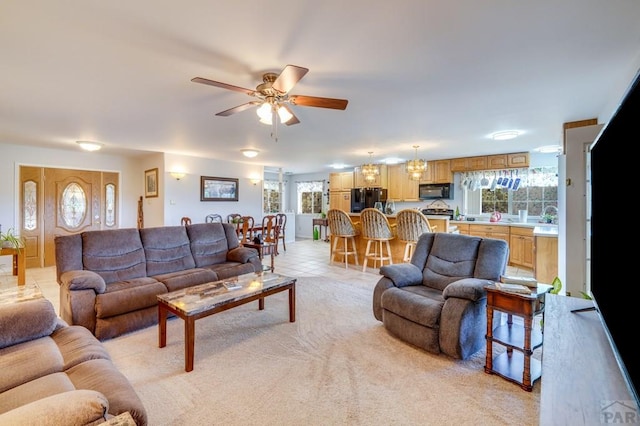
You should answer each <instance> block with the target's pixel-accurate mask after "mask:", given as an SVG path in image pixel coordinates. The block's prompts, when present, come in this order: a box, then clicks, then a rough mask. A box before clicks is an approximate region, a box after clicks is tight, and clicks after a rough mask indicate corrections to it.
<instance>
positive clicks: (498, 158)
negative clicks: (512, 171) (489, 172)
mask: <svg viewBox="0 0 640 426" xmlns="http://www.w3.org/2000/svg"><path fill="white" fill-rule="evenodd" d="M508 167H509V166H508V165H507V154H500V155H489V156H487V169H506V168H508Z"/></svg>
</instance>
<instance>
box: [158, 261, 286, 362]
mask: <svg viewBox="0 0 640 426" xmlns="http://www.w3.org/2000/svg"><path fill="white" fill-rule="evenodd" d="M232 284H233V285H236V286H237V288H230V287H231V285H232ZM228 287H229V288H228ZM285 290H289V322H295V321H296V278H291V277H286V276H284V275H279V274H274V273H272V272H255V273H254V272H252V273H250V274H244V275H240V276H238V277H234V278H230V279H226V280H221V281H214V282H210V283H205V284H201V285H198V286H194V287H189V288H185V289H182V290H177V291H173V292H170V293H165V294H161V295H158V296H157V297H158V333H159V335H158V338H159V347H161V348H164V347H165V346H166V345H167V315H168V313H169V312H171V313H173V314H175V315H177V316H178V317H180V318H182V319H183V320H184V357H185V366H184V369H185V371H187V372H189V371H192V370H193V357H194V351H195V348H194V347H195V322H196V320H197V319H200V318H204V317H208V316H209V315H213V314H217V313H218V312H222V311H226V310H227V309H231V308H235V307H236V306H240V305H244V304H245V303H249V302H253V301H254V300H258V309H259V310H262V309H264V298H265V297H267V296H271V295H272V294H276V293H280V292H282V291H285Z"/></svg>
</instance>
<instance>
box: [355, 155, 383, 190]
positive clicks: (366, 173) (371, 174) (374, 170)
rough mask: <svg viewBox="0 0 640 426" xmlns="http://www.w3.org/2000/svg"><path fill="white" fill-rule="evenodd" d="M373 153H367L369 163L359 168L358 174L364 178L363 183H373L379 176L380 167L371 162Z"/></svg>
mask: <svg viewBox="0 0 640 426" xmlns="http://www.w3.org/2000/svg"><path fill="white" fill-rule="evenodd" d="M372 155H373V152H372V151H369V163H368V164H363V165H362V167H361V168H360V173H362V176H363V177H364V180H365V182H369V183H371V182H375V180H376V178H377V177H378V175H380V166H379V165H378V164H374V163H373V162H372Z"/></svg>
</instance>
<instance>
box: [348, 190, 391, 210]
mask: <svg viewBox="0 0 640 426" xmlns="http://www.w3.org/2000/svg"><path fill="white" fill-rule="evenodd" d="M377 201H380V202H381V203H382V211H384V209H385V207H386V206H385V204H386V201H387V190H386V189H382V188H354V189H352V190H351V213H360V212H361V211H362V210H364V209H366V208H369V207H373V204H374V203H375V202H377Z"/></svg>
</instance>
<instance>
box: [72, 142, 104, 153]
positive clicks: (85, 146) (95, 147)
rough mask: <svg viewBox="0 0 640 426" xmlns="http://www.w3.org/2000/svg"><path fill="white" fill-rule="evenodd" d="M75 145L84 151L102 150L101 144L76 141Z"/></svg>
mask: <svg viewBox="0 0 640 426" xmlns="http://www.w3.org/2000/svg"><path fill="white" fill-rule="evenodd" d="M76 143H77V144H78V145H80V148H82V149H84V150H85V151H97V150H99V149H100V148H102V144H101V143H98V142H91V141H76Z"/></svg>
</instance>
